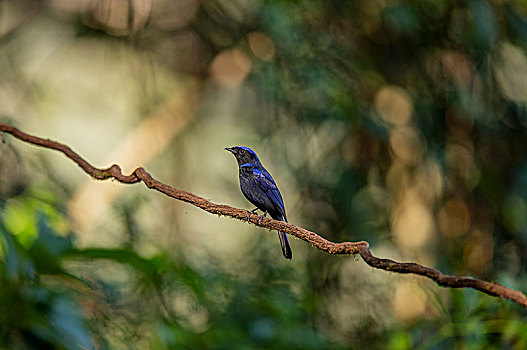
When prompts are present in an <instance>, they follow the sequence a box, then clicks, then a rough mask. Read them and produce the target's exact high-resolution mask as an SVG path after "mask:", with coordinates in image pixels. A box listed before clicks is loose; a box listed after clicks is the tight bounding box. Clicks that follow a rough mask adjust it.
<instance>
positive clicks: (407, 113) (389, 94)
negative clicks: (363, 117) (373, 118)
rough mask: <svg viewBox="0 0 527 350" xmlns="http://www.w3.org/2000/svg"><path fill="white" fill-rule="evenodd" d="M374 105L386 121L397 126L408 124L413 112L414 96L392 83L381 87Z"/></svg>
mask: <svg viewBox="0 0 527 350" xmlns="http://www.w3.org/2000/svg"><path fill="white" fill-rule="evenodd" d="M373 106H374V108H375V112H377V114H378V115H379V116H380V117H381V118H382V119H383V120H384V121H386V122H388V123H390V124H392V125H397V126H401V125H405V124H407V123H408V122H409V121H410V118H411V117H412V113H413V107H412V98H411V97H410V95H409V94H408V93H407V92H406V90H404V89H402V88H400V87H398V86H391V85H390V86H385V87H383V88H382V89H380V90H379V91H378V92H377V94H376V96H375V101H374V102H373Z"/></svg>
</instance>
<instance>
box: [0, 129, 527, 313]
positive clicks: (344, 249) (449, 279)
mask: <svg viewBox="0 0 527 350" xmlns="http://www.w3.org/2000/svg"><path fill="white" fill-rule="evenodd" d="M0 132H5V133H8V134H11V135H13V136H14V137H16V138H17V139H19V140H21V141H24V142H28V143H31V144H33V145H37V146H41V147H45V148H50V149H54V150H57V151H59V152H62V153H64V155H65V156H66V157H68V158H70V159H71V160H73V161H74V162H75V163H77V165H78V166H80V167H81V168H82V170H84V172H86V173H87V174H89V175H90V176H91V177H93V178H94V179H96V180H106V179H110V178H113V179H115V180H117V181H119V182H121V183H125V184H133V183H137V182H141V181H142V182H143V183H144V184H145V185H146V186H147V187H148V188H150V189H154V190H156V191H159V192H161V193H164V194H165V195H167V196H169V197H172V198H175V199H177V200H181V201H184V202H187V203H189V204H192V205H194V206H196V207H198V208H201V209H203V210H205V211H207V212H209V213H211V214H217V215H223V216H230V217H232V218H235V219H238V220H242V221H246V220H247V221H249V222H251V223H253V224H254V225H256V226H260V227H264V228H267V229H270V230H276V231H283V232H286V233H288V234H290V235H293V236H295V237H297V238H300V239H301V240H304V241H306V242H308V243H309V244H311V245H312V246H313V247H315V248H317V249H319V250H322V251H325V252H328V253H330V254H348V255H349V254H360V256H361V257H362V259H363V260H364V261H365V262H366V264H368V265H370V266H371V267H374V268H377V269H381V270H385V271H392V272H398V273H413V274H415V275H420V276H424V277H427V278H430V279H432V280H434V281H435V282H436V283H437V284H439V285H440V286H443V287H450V288H473V289H476V290H479V291H480V292H483V293H486V294H488V295H491V296H495V297H499V298H503V299H509V300H512V301H513V302H515V303H517V304H518V305H521V306H523V307H525V308H527V297H526V296H525V294H523V293H522V292H520V291H517V290H514V289H510V288H507V287H505V286H503V285H501V284H498V283H492V282H486V281H482V280H478V279H475V278H472V277H459V276H449V275H445V274H443V273H442V272H441V271H439V270H436V269H434V268H430V267H426V266H423V265H419V264H416V263H401V262H397V261H393V260H390V259H381V258H377V257H376V256H374V255H373V254H372V253H371V252H370V248H369V244H368V242H365V241H360V242H342V243H334V242H330V241H328V240H327V239H325V238H323V237H321V236H319V235H318V234H316V233H314V232H311V231H308V230H306V229H304V228H302V227H298V226H295V225H292V224H288V223H285V222H282V221H276V220H273V219H269V218H263V219H261V220H260V219H259V216H258V215H256V214H251V215H250V216H249V217H248V218H247V210H244V209H238V208H233V207H230V206H228V205H224V204H216V203H212V202H210V201H208V200H206V199H205V198H202V197H200V196H196V195H195V194H193V193H190V192H186V191H183V190H179V189H177V188H173V187H171V186H169V185H165V184H164V183H162V182H159V181H158V180H156V179H154V178H153V177H152V175H150V174H149V173H148V172H147V171H146V170H145V169H144V168H142V167H139V168H137V169H135V170H134V171H133V172H132V173H131V174H130V175H123V173H122V172H121V168H120V167H119V166H118V165H117V164H114V165H112V166H110V167H109V168H107V169H98V168H96V167H94V166H93V165H91V164H90V163H88V162H87V161H86V160H84V159H83V158H82V157H81V156H79V155H78V154H77V153H76V152H74V151H73V150H72V149H71V148H69V147H68V146H66V145H64V144H61V143H59V142H56V141H52V140H49V139H43V138H40V137H36V136H32V135H29V134H26V133H24V132H22V131H20V130H18V129H17V128H15V127H13V126H11V125H7V124H3V123H0Z"/></svg>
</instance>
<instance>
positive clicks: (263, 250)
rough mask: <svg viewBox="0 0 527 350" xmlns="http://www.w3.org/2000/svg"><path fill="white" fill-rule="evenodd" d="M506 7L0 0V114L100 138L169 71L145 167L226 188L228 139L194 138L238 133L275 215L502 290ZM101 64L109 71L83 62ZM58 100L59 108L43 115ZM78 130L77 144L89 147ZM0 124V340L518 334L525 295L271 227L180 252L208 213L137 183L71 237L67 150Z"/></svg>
mask: <svg viewBox="0 0 527 350" xmlns="http://www.w3.org/2000/svg"><path fill="white" fill-rule="evenodd" d="M526 10H527V7H526V5H525V3H524V2H521V1H501V2H499V1H476V0H467V1H449V0H432V1H411V0H401V1H388V0H373V1H336V0H334V1H333V0H332V1H312V0H301V1H282V0H268V1H263V0H261V1H258V0H237V1H215V0H206V1H201V2H198V1H191V0H186V1H168V0H166V1H142V2H136V1H117V0H112V1H109V0H89V1H83V2H71V1H68V0H54V1H48V2H42V1H36V0H19V1H8V0H4V1H0V16H1V17H0V23H3V25H2V26H1V28H0V46H2V47H1V51H0V101H2V102H1V103H0V113H1V116H2V117H1V119H2V121H4V122H9V123H13V124H17V125H21V126H24V127H26V129H29V131H31V130H33V131H34V130H35V127H33V126H34V125H36V124H35V123H40V124H38V125H40V126H46V127H50V129H48V130H46V131H49V130H56V129H52V127H51V126H57V125H58V127H57V129H58V130H68V128H69V130H70V131H71V129H80V130H81V132H84V131H83V129H86V128H89V129H93V130H95V131H93V134H90V135H98V134H97V133H100V134H101V135H100V138H101V139H102V137H103V136H102V134H103V133H104V130H106V129H109V128H110V127H111V122H112V121H115V122H116V123H117V124H123V125H124V124H126V125H135V124H137V123H138V120H139V121H143V120H150V119H149V118H151V115H155V111H156V108H157V107H159V106H160V105H161V106H163V101H164V100H165V99H168V98H169V97H170V96H171V93H172V89H174V86H179V83H180V81H183V80H185V79H186V78H189V77H191V78H192V79H195V80H197V81H199V82H200V85H199V86H200V87H201V89H200V96H199V98H197V99H198V100H199V103H198V104H199V107H200V109H199V111H198V112H197V113H195V114H193V115H192V116H191V117H189V118H190V120H191V121H192V122H191V125H190V126H189V127H188V128H183V127H182V129H183V130H182V131H180V134H178V137H176V140H175V141H173V142H172V143H170V142H169V141H172V140H168V141H167V142H166V144H167V145H168V146H166V148H164V149H163V155H162V156H161V158H162V161H161V162H159V163H155V164H154V165H153V169H154V170H155V172H153V174H155V175H156V177H157V174H161V176H160V177H159V178H160V179H161V178H163V179H167V178H168V179H169V181H167V183H170V184H174V185H176V186H179V185H180V184H182V183H183V184H185V182H184V181H185V179H188V182H187V183H186V184H189V185H188V186H187V187H192V186H194V187H192V188H185V189H191V190H192V189H197V191H196V192H199V193H200V194H201V195H204V196H205V197H207V198H208V196H212V195H213V194H212V192H214V195H215V196H216V197H215V199H214V200H216V199H217V198H219V197H220V196H221V195H225V196H227V194H226V193H232V194H231V197H222V198H229V199H232V198H239V197H241V194H240V193H239V192H238V189H237V186H236V183H235V179H234V178H232V179H231V177H233V176H234V174H235V173H234V172H230V173H227V172H226V171H223V168H222V167H221V166H219V164H223V163H226V162H229V161H232V159H230V158H228V157H225V158H221V159H218V156H217V154H218V153H214V152H215V151H212V149H214V150H216V149H220V150H221V149H222V147H225V146H232V145H233V143H234V142H239V141H244V142H251V146H253V147H254V148H255V149H256V150H257V152H258V153H259V154H260V156H261V157H262V160H264V163H265V164H266V166H267V165H268V164H269V165H270V164H272V165H271V166H269V167H268V168H270V170H272V173H273V175H274V176H275V177H276V179H277V182H278V184H279V185H280V186H281V190H282V192H283V193H284V194H285V196H284V197H285V202H286V206H287V208H288V213H289V215H288V216H289V217H290V218H292V219H291V221H292V222H293V223H298V224H302V225H303V226H306V227H309V228H310V229H312V230H314V231H316V232H319V233H321V234H322V235H323V236H324V237H326V238H328V239H330V240H333V241H350V240H362V239H364V240H368V241H369V242H370V243H371V245H372V249H373V250H374V253H376V254H377V255H379V256H385V255H388V256H389V257H391V258H394V259H398V260H415V261H418V262H421V263H423V264H426V265H433V266H435V267H437V268H439V269H441V270H442V271H443V272H445V273H451V274H458V275H473V276H477V277H478V278H482V279H486V280H492V281H497V282H499V283H502V284H504V285H506V286H508V287H511V288H514V289H518V290H521V291H524V292H525V291H527V269H526V266H527V11H526ZM50 38H51V39H50ZM76 43H80V44H79V45H78V46H76V45H75V44H76ZM94 43H95V44H94ZM90 45H93V46H90ZM101 52H102V54H101ZM42 53H44V55H43V56H44V58H42V57H41V54H42ZM68 54H69V55H71V56H68ZM46 55H47V56H46ZM72 56H73V59H72V58H71V57H72ZM101 56H102V57H106V58H107V61H102V62H104V64H101V61H100V57H101ZM121 57H126V59H128V60H129V61H126V59H125V60H124V62H129V66H130V67H125V68H123V67H122V62H123V61H120V60H119V58H121ZM41 58H42V59H41ZM71 61H78V62H81V63H80V64H79V66H80V68H77V70H75V69H73V68H71V66H72V63H71ZM50 62H51V63H50ZM65 62H67V64H66V63H65ZM92 63H93V65H91V64H92ZM87 67H88V68H87ZM93 67H95V68H93ZM126 68H130V69H129V70H127V69H126ZM91 69H93V70H91ZM121 70H122V71H124V72H125V73H124V74H123V75H117V76H118V78H119V79H122V78H123V76H128V77H130V76H131V77H132V80H127V81H126V82H120V81H118V82H115V81H113V80H110V79H109V78H108V80H105V79H103V78H101V76H102V77H105V78H106V77H107V76H106V75H102V74H101V75H98V74H95V73H94V72H96V73H100V72H103V71H104V72H107V71H110V72H111V73H115V74H117V73H119V72H121ZM86 71H87V72H88V73H87V74H86ZM116 72H117V73H116ZM121 73H122V72H121ZM83 74H84V75H83ZM91 76H94V81H95V83H94V81H92V80H89V79H88V78H89V77H91ZM171 79H172V80H171ZM99 80H100V81H99ZM131 81H134V82H135V83H136V84H135V85H134V84H132V83H131ZM130 85H134V88H136V89H135V90H134V89H129V88H130ZM130 90H133V91H130ZM136 90H137V91H136ZM108 91H110V93H108ZM105 93H106V94H107V95H108V96H105V97H106V98H107V99H103V102H102V103H101V104H97V103H95V102H94V101H98V100H97V98H98V97H100V96H99V95H102V94H105ZM134 93H135V95H134ZM79 96H80V98H79ZM122 96H128V100H126V103H123V101H124V99H122ZM129 96H132V97H129ZM167 96H168V97H167ZM75 98H79V99H78V100H76V99H75ZM82 103H85V105H82ZM64 105H66V106H70V107H71V106H73V107H71V109H70V110H67V109H65V110H66V111H68V113H62V114H61V113H59V111H63V110H62V109H61V108H60V107H58V106H64ZM101 106H102V107H101ZM83 108H84V109H83ZM123 111H124V112H123ZM132 111H133V112H134V113H136V114H134V115H132V114H131V112H132ZM118 112H123V115H124V116H121V117H118V116H117V114H118ZM71 113H73V114H75V115H77V119H74V121H71V120H70V119H69V118H72V116H71ZM113 113H115V114H113ZM35 115H37V117H35ZM66 115H67V117H66ZM97 115H99V118H100V119H97V117H96V116H97ZM101 115H102V117H101ZM109 115H111V116H112V118H109V117H108V116H109ZM173 119H174V120H176V119H177V116H176V115H174V116H173ZM178 122H179V121H178ZM87 123H89V125H90V126H89V127H87V126H86V125H87ZM30 127H33V128H32V129H31V128H30ZM123 130H125V129H124V128H123V129H119V132H120V134H118V135H117V136H121V135H123V134H124V131H123ZM87 134H88V133H87ZM41 135H43V136H44V137H48V136H49V137H51V136H50V135H47V134H46V132H45V131H42V133H41ZM77 135H78V134H77ZM240 135H241V136H240ZM68 136H69V134H68ZM83 136H84V135H83ZM117 136H115V137H114V135H112V140H113V139H118V137H117ZM136 136H138V135H137V134H136ZM94 137H99V136H94ZM155 137H156V138H160V136H159V135H158V134H156V135H155ZM82 140H84V139H82V138H80V137H79V139H76V138H75V136H71V138H70V139H68V140H62V139H61V140H59V141H63V142H66V143H68V144H69V145H70V146H72V147H73V148H75V149H76V147H81V145H80V144H82V142H84V141H82ZM86 140H87V141H86V144H88V145H89V147H88V149H89V150H92V149H97V147H98V146H99V144H103V142H102V141H101V140H100V139H98V140H97V141H99V142H93V139H92V138H91V136H87V137H86ZM193 140H194V141H193ZM2 141H3V142H2V144H0V242H1V254H0V257H1V259H0V305H1V307H2V309H1V312H0V347H2V348H6V349H44V348H57V349H77V348H78V349H84V348H103V349H105V348H108V349H113V348H127V349H128V348H132V349H144V348H152V349H171V348H188V349H196V348H198V349H199V348H217V349H247V348H261V349H268V348H276V349H279V348H289V349H291V348H293V349H306V348H308V349H309V348H323V349H331V348H335V349H337V348H352V349H355V348H356V349H386V348H388V349H408V348H412V349H450V348H455V349H525V348H527V311H526V310H525V309H522V308H521V307H519V306H517V305H515V304H513V303H511V302H507V301H503V300H499V299H496V298H492V297H489V296H487V295H483V294H481V293H478V292H475V291H472V290H447V289H440V288H438V287H436V286H435V285H432V284H427V283H426V282H424V281H422V280H420V279H416V278H414V279H412V278H411V277H408V276H396V275H394V274H385V273H380V272H378V271H377V272H372V271H370V269H369V268H367V267H365V266H363V264H362V262H356V263H355V261H354V260H353V258H351V257H334V256H329V255H328V254H322V253H320V252H318V251H316V250H314V249H310V248H311V247H304V245H302V244H301V243H298V244H297V242H293V250H294V256H295V258H294V260H293V261H292V264H286V263H284V261H283V260H281V259H280V255H279V253H280V252H279V249H277V246H276V243H277V242H276V239H275V237H274V233H272V234H271V236H273V237H272V238H273V239H274V241H273V242H270V241H271V239H270V238H269V237H268V236H270V235H267V234H261V235H260V234H254V232H252V231H253V230H254V228H252V227H246V226H247V225H242V224H241V223H237V224H238V225H239V227H238V226H237V227H238V230H244V231H243V233H242V234H241V235H244V236H246V235H250V239H247V240H245V241H241V240H238V237H239V236H236V232H233V233H232V234H231V235H230V237H231V238H230V241H229V244H232V245H233V246H235V248H233V249H232V250H231V251H232V252H233V253H232V254H231V255H232V256H220V257H218V255H215V254H214V252H216V251H220V249H222V248H221V247H220V246H219V244H216V245H217V247H214V246H213V247H212V248H211V247H206V246H205V247H200V248H199V249H198V248H195V245H197V243H196V239H195V236H199V239H200V240H202V241H206V240H209V239H210V240H211V241H213V239H214V238H215V237H216V236H220V237H227V234H226V233H224V232H223V231H227V229H224V230H223V231H222V233H221V235H220V232H219V231H220V230H219V229H217V227H219V225H221V224H220V223H218V222H213V223H212V224H210V225H209V226H207V224H208V223H205V220H208V218H203V221H204V222H203V223H202V222H201V219H199V220H198V219H196V220H193V221H192V220H191V221H192V224H191V225H190V227H189V226H185V219H186V215H187V212H184V211H185V210H187V209H184V210H183V209H181V208H182V207H175V209H174V208H173V207H171V205H172V204H167V203H168V202H159V201H162V199H156V198H157V197H155V195H152V194H151V193H148V194H145V192H140V194H137V193H133V194H128V192H127V194H123V195H122V196H119V197H117V198H115V199H114V201H113V203H112V206H109V207H107V208H106V211H107V212H108V213H110V214H111V215H110V214H109V215H110V218H111V220H110V224H108V221H106V222H105V224H101V223H100V222H97V223H96V224H97V225H98V226H97V225H95V226H96V228H95V229H93V231H94V232H92V234H94V235H95V234H97V237H98V238H99V241H98V242H97V244H94V243H93V242H90V243H89V244H81V243H79V242H78V240H79V239H80V237H82V236H83V235H84V234H85V233H84V232H72V231H74V230H73V229H72V227H74V225H72V224H71V223H70V218H69V217H68V215H67V213H68V210H69V209H68V203H69V201H70V200H71V198H72V197H74V195H75V194H77V192H76V189H77V186H80V185H79V184H78V183H75V182H73V181H69V180H68V178H69V177H70V175H71V173H72V172H73V171H74V172H79V173H80V170H79V169H77V168H76V167H75V166H74V165H71V164H69V163H68V169H70V170H71V169H73V170H71V171H70V170H64V169H65V168H64V169H60V171H59V170H57V169H56V167H55V166H54V165H52V164H51V163H50V162H49V158H46V157H47V155H46V154H45V152H51V151H44V153H41V154H37V155H35V154H36V153H31V152H33V151H34V150H30V151H29V152H28V151H27V147H28V146H27V145H23V146H22V145H19V144H18V143H17V141H15V140H12V139H11V138H9V137H6V140H2ZM4 141H6V142H4ZM74 142H78V143H79V144H75V147H74V144H73V143H74ZM193 142H194V143H193ZM215 142H216V143H218V144H219V145H218V144H216V143H215ZM113 145H114V146H115V143H114V144H113ZM196 145H197V147H196ZM105 146H106V144H105V145H104V146H103V147H105ZM24 147H26V148H24ZM145 148H147V146H145ZM260 150H264V151H265V153H263V154H262V153H261V152H260ZM99 151H100V152H101V153H105V155H106V153H110V152H106V151H107V149H106V148H103V149H102V150H100V149H99ZM93 152H94V153H96V152H95V151H93ZM29 154H31V155H29ZM271 155H272V156H271ZM57 157H60V156H57ZM86 157H87V159H88V160H89V161H92V159H91V158H90V157H89V156H86ZM98 161H100V159H98ZM111 161H112V162H114V161H115V162H118V161H120V160H119V159H112V160H111ZM174 164H177V166H176V167H174V166H173V165H174ZM105 165H106V164H105ZM228 167H234V164H232V162H230V163H228V164H225V168H228ZM148 168H149V169H150V166H149V167H148ZM277 173H278V174H277ZM227 176H229V178H228V179H227ZM224 178H225V179H224ZM211 179H214V181H212V180H211ZM218 179H221V180H218ZM172 180H173V181H172ZM79 181H80V180H79ZM221 181H224V182H221ZM284 184H287V186H285V185H284ZM209 185H210V187H209ZM131 187H132V186H129V187H127V188H126V189H124V191H130V193H131V192H132V191H133V190H132V189H131ZM220 187H225V190H224V192H221V191H222V190H221V189H218V188H220ZM129 188H130V189H129ZM211 188H212V189H213V190H211V193H208V189H211ZM233 200H234V199H233ZM240 200H241V199H240ZM218 201H219V200H218ZM238 203H244V202H238ZM167 208H168V209H167ZM85 209H86V208H85ZM88 209H89V208H88ZM148 209H150V211H148ZM171 210H172V211H171ZM189 211H190V210H189ZM183 212H184V214H183ZM145 213H146V214H145ZM198 215H200V218H202V217H204V216H207V215H208V214H206V213H199V214H198ZM189 216H190V215H189ZM159 222H163V224H159ZM198 224H199V225H198ZM166 227H168V229H166ZM204 227H206V228H204ZM222 227H223V226H222ZM163 229H165V231H163ZM229 229H230V228H229ZM157 231H159V232H161V233H160V234H158V235H157V236H156V235H155V233H156V232H157ZM167 231H168V233H169V234H170V237H169V239H168V240H166V241H165V240H162V239H160V238H159V237H160V236H162V235H163V234H164V233H167ZM207 232H214V236H215V237H211V236H207ZM197 233H199V234H197ZM223 235H225V236H223ZM189 237H190V238H189ZM232 237H234V238H232ZM105 239H107V241H105ZM193 239H194V240H193ZM112 240H113V241H112ZM220 240H228V238H220ZM108 241H111V242H112V243H111V244H109V243H107V242H108ZM167 242H168V243H167ZM214 242H220V241H214ZM271 243H275V244H271ZM214 244H215V243H211V245H214ZM216 248H217V249H216ZM304 248H305V249H304ZM237 254H239V255H237Z"/></svg>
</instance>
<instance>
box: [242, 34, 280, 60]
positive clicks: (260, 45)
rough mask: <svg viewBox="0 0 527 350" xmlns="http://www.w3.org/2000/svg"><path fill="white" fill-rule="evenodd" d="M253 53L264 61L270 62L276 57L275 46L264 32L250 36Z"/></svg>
mask: <svg viewBox="0 0 527 350" xmlns="http://www.w3.org/2000/svg"><path fill="white" fill-rule="evenodd" d="M248 39H249V46H250V47H251V51H252V53H253V54H254V55H255V56H256V57H258V58H259V59H261V60H262V61H270V60H271V59H273V57H274V53H275V46H274V43H273V40H271V38H270V37H269V36H268V35H267V34H265V33H262V32H252V33H249V35H248Z"/></svg>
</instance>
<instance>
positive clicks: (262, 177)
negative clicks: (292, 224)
mask: <svg viewBox="0 0 527 350" xmlns="http://www.w3.org/2000/svg"><path fill="white" fill-rule="evenodd" d="M253 175H254V178H255V180H256V183H257V184H258V186H260V188H261V189H262V190H263V191H264V192H265V194H267V196H268V197H269V198H270V199H271V201H272V202H273V204H274V205H275V207H276V208H277V209H278V211H279V212H280V214H282V216H283V218H284V220H285V221H286V222H287V217H286V215H285V207H284V201H283V200H282V195H281V194H280V190H278V187H277V186H276V183H275V182H274V180H273V177H272V176H271V174H269V173H268V172H267V171H263V172H262V171H260V170H259V169H256V168H254V169H253Z"/></svg>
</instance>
